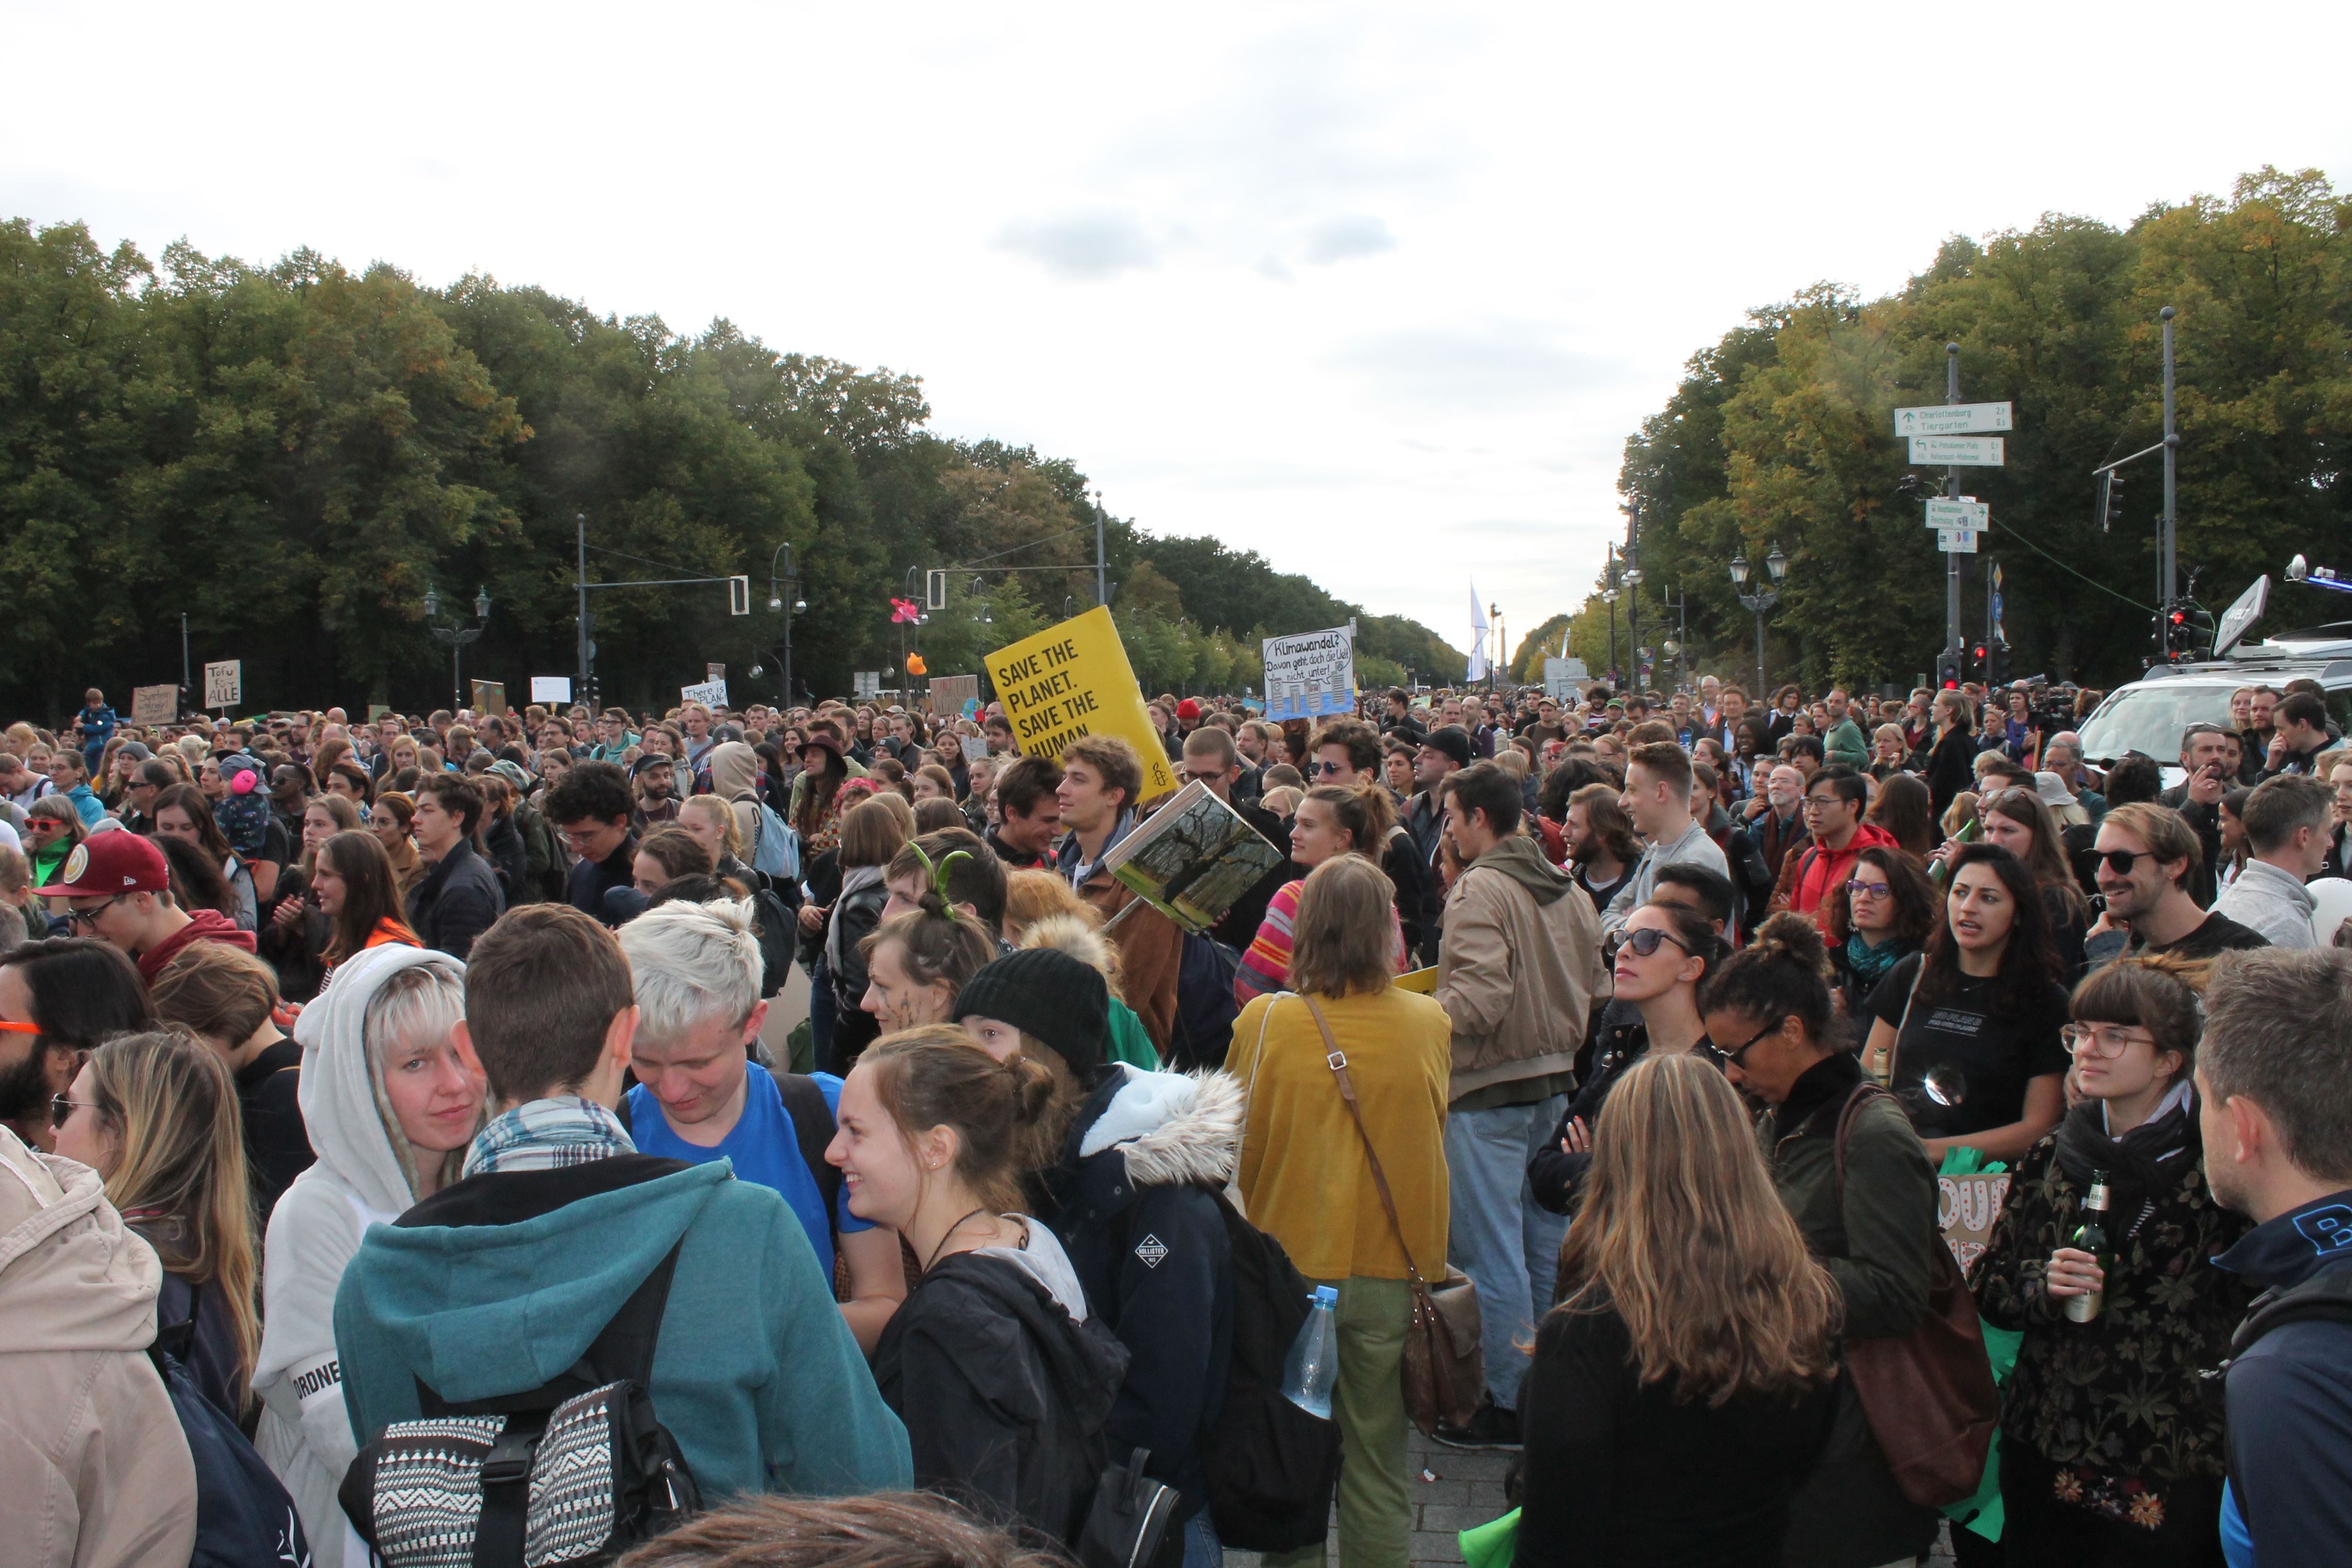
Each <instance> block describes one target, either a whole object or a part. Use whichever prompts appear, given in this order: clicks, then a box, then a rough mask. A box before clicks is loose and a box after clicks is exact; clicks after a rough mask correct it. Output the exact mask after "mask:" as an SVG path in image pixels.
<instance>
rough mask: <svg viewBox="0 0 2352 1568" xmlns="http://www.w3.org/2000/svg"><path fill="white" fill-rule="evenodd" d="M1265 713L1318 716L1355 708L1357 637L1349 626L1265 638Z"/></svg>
mask: <svg viewBox="0 0 2352 1568" xmlns="http://www.w3.org/2000/svg"><path fill="white" fill-rule="evenodd" d="M1260 647H1261V649H1262V651H1263V652H1264V655H1265V716H1266V717H1267V718H1269V719H1315V718H1320V717H1321V716H1322V715H1324V714H1326V713H1352V712H1354V711H1355V709H1356V637H1355V634H1354V633H1353V632H1351V631H1350V630H1349V628H1347V627H1346V626H1333V627H1332V628H1331V629H1330V630H1328V631H1320V632H1300V633H1298V634H1297V635H1296V636H1292V637H1267V638H1266V639H1265V641H1264V643H1263V644H1261V645H1260Z"/></svg>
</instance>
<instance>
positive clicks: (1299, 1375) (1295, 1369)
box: [1282, 1285, 1339, 1421]
mask: <svg viewBox="0 0 2352 1568" xmlns="http://www.w3.org/2000/svg"><path fill="white" fill-rule="evenodd" d="M1338 1381H1339V1291H1337V1290H1335V1289H1332V1288H1331V1287H1330V1286H1328V1285H1318V1286H1317V1287H1315V1296H1314V1300H1313V1301H1312V1302H1311V1303H1310V1304H1309V1305H1308V1307H1307V1321H1306V1322H1305V1323H1303V1324H1301V1325H1300V1326H1299V1330H1298V1338H1297V1339H1296V1340H1294V1341H1292V1342H1291V1345H1290V1357H1289V1359H1288V1360H1286V1362H1284V1363H1283V1364H1282V1396H1283V1397H1284V1398H1285V1399H1287V1400H1289V1401H1290V1402H1291V1403H1292V1404H1293V1405H1297V1406H1298V1407H1299V1408H1300V1409H1301V1410H1305V1411H1307V1412H1309V1413H1311V1414H1313V1415H1320V1416H1321V1417H1323V1419H1325V1420H1326V1421H1328V1420H1329V1419H1330V1418H1331V1385H1332V1384H1334V1383H1336V1382H1338Z"/></svg>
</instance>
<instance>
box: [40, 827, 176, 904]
mask: <svg viewBox="0 0 2352 1568" xmlns="http://www.w3.org/2000/svg"><path fill="white" fill-rule="evenodd" d="M171 886H172V871H171V868H170V866H169V865H167V864H166V863H165V862H164V859H163V851H162V850H161V849H158V848H156V847H155V845H154V842H153V840H152V839H149V838H147V837H143V836H142V835H140V834H136V833H133V832H131V830H130V829H129V828H127V827H117V828H113V829H110V830H109V831H107V832H104V833H93V834H91V835H90V836H89V837H87V838H85V839H83V840H82V841H81V842H80V843H79V844H77V845H75V846H74V847H73V852H72V853H71V854H69V855H68V856H67V857H66V863H65V864H64V865H62V866H60V867H58V879H57V880H56V881H54V882H51V883H50V884H48V886H47V887H45V888H36V889H33V890H34V891H35V892H37V893H63V894H66V895H67V896H68V897H69V898H78V899H102V898H108V897H110V896H111V895H113V894H116V893H161V892H164V891H166V890H168V889H170V888H171Z"/></svg>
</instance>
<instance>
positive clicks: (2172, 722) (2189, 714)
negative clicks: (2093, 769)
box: [2083, 680, 2237, 764]
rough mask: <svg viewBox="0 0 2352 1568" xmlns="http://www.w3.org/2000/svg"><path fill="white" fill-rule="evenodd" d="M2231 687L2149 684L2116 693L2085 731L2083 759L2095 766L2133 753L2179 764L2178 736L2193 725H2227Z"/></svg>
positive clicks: (2216, 684)
mask: <svg viewBox="0 0 2352 1568" xmlns="http://www.w3.org/2000/svg"><path fill="white" fill-rule="evenodd" d="M2236 689H2237V688H2236V687H2235V686H2223V685H2221V684H2219V683H2215V684H2210V685H2208V684H2202V683H2200V684H2194V685H2192V684H2190V683H2189V682H2187V681H2180V680H2152V681H2149V682H2147V684H2146V685H2144V686H2133V687H2129V688H2126V689H2124V690H2122V691H2118V692H2116V694H2115V695H2114V696H2113V697H2110V698H2108V699H2107V700H2105V702H2103V703H2101V704H2099V710H2098V711H2097V712H2096V713H2094V714H2093V715H2091V718H2090V721H2088V722H2087V723H2085V724H2084V726H2083V755H2084V757H2086V758H2087V759H2089V760H2090V761H2092V762H2095V763H2112V762H2114V761H2116V759H2117V758H2119V757H2121V756H2122V755H2123V754H2124V753H2125V752H2139V753H2140V754H2141V755H2142V756H2147V757H2153V758H2155V759H2156V760H2157V761H2158V762H2159V763H2168V764H2169V763H2178V762H2179V760H2180V732H2181V731H2183V730H2185V729H2187V728H2188V727H2189V725H2191V724H2200V723H2201V724H2221V725H2227V724H2228V723H2229V722H2230V693H2231V692H2232V691H2235V690H2236Z"/></svg>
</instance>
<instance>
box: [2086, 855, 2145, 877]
mask: <svg viewBox="0 0 2352 1568" xmlns="http://www.w3.org/2000/svg"><path fill="white" fill-rule="evenodd" d="M2097 853H2098V857H2099V863H2100V864H2101V865H2103V866H2105V868H2107V869H2108V870H2110V871H2113V872H2114V873H2115V874H2116V876H2118V877H2128V876H2130V875H2131V874H2132V868H2133V867H2134V866H2137V865H2138V864H2139V863H2140V862H2141V861H2142V860H2145V859H2151V858H2154V855H2155V851H2153V850H2148V849H2102V850H2099V851H2098V852H2097Z"/></svg>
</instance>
